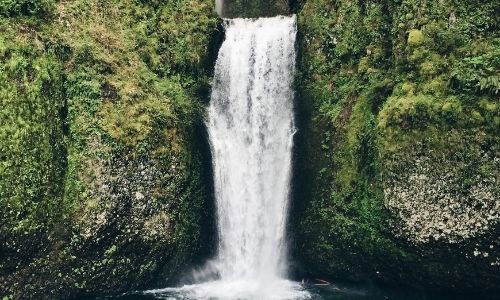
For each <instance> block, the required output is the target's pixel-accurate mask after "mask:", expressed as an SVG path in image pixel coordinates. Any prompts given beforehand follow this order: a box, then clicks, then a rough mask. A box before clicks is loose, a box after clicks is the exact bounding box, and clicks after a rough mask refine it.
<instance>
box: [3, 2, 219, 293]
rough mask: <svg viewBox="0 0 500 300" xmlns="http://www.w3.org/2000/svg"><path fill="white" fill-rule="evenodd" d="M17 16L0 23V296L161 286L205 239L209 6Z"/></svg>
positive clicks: (72, 6)
mask: <svg viewBox="0 0 500 300" xmlns="http://www.w3.org/2000/svg"><path fill="white" fill-rule="evenodd" d="M4 2H5V1H4ZM35 2H36V1H35ZM35 2H33V3H35ZM9 3H10V2H9ZM12 3H13V2H12ZM19 3H20V2H19ZM36 3H37V5H38V4H40V5H42V4H44V3H45V2H44V1H38V2H36ZM47 3H48V2H47ZM51 3H52V2H51ZM7 4H8V3H7ZM1 5H2V4H0V8H2V6H1ZM2 13H3V11H2V10H0V15H1V14H2ZM21 14H23V16H20V15H19V14H17V13H16V15H15V16H14V14H12V17H11V18H3V19H1V20H0V27H1V28H2V30H1V31H0V56H1V57H0V101H2V102H1V104H2V110H1V111H0V116H1V121H0V129H1V131H0V132H1V133H0V152H1V153H2V154H0V172H2V176H1V177H0V200H1V201H0V212H1V213H2V216H4V221H5V222H4V223H3V225H2V226H3V227H2V230H1V231H0V238H1V241H2V242H0V252H1V253H2V261H1V263H0V290H1V291H2V294H3V292H4V291H5V292H6V293H9V295H10V294H13V295H15V297H16V298H23V297H34V298H44V297H45V298H46V297H49V298H71V297H77V296H79V295H83V294H85V293H88V292H92V293H102V294H107V293H116V292H117V291H125V290H127V289H130V288H139V287H144V285H145V284H146V283H148V282H151V281H152V280H153V279H154V278H153V277H154V276H155V275H156V276H161V277H162V278H163V279H165V278H167V279H168V278H170V277H171V276H172V275H173V274H175V273H176V272H178V271H179V270H180V269H182V268H183V267H184V266H185V265H186V264H187V263H189V262H190V261H191V260H192V259H193V257H194V256H195V255H196V254H197V253H199V251H201V244H202V243H203V241H204V237H201V236H200V235H201V233H200V232H201V231H202V228H201V224H202V222H204V219H203V218H204V212H205V211H206V209H205V208H206V205H207V202H206V201H207V200H208V199H207V197H208V196H207V195H208V194H209V193H207V192H206V190H205V189H206V187H205V185H204V183H203V181H202V178H203V177H204V176H205V174H204V172H205V170H204V167H203V166H202V165H201V163H200V161H201V160H202V155H201V149H200V145H199V144H198V143H199V142H198V141H197V140H196V138H197V137H196V135H195V134H196V132H195V130H196V129H197V128H199V126H201V124H202V111H203V110H202V109H203V103H204V101H205V99H202V97H204V96H205V95H204V94H203V95H202V94H200V93H199V92H200V91H202V90H203V89H206V88H205V86H206V85H207V82H208V74H209V70H208V68H207V67H208V65H209V63H210V64H212V62H210V59H211V57H210V56H211V55H212V53H211V52H212V51H213V49H211V48H212V47H213V45H212V44H211V43H213V41H214V37H215V36H217V35H218V33H217V32H216V28H217V26H218V20H217V18H216V17H215V15H214V11H213V2H212V1H208V0H207V1H205V0H202V1H188V0H186V1H184V0H181V1H174V2H168V3H162V2H158V1H146V2H140V1H139V2H137V1H104V2H102V1H94V0H78V1H69V2H60V3H58V5H57V6H53V7H52V14H46V15H44V16H43V17H41V16H38V14H39V12H33V13H31V12H29V13H24V12H22V13H21ZM27 15H30V16H29V17H27ZM4 175H5V176H4ZM158 211H161V212H163V213H164V215H165V216H164V217H162V218H156V219H155V218H153V215H154V214H155V213H157V212H158ZM95 249H103V250H102V251H101V252H95ZM139 250H140V251H139ZM4 253H5V255H4ZM19 257H22V259H19ZM151 261H154V263H151ZM133 270H141V272H135V271H133ZM26 273H29V281H26V278H27V277H26Z"/></svg>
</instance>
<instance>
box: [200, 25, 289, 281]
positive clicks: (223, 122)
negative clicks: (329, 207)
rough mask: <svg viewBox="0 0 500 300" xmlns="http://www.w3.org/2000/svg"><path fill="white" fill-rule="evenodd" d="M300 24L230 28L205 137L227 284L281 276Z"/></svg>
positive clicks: (222, 272) (220, 263)
mask: <svg viewBox="0 0 500 300" xmlns="http://www.w3.org/2000/svg"><path fill="white" fill-rule="evenodd" d="M295 34H296V25H295V17H275V18H261V19H257V20H251V19H232V20H228V21H226V40H225V41H224V43H223V44H222V47H221V49H220V51H219V56H218V59H217V63H216V65H215V75H214V76H215V78H214V82H213V89H212V97H211V104H210V107H209V110H208V121H207V126H208V131H209V136H210V144H211V148H212V156H213V165H214V179H215V197H216V201H217V219H218V230H219V240H220V242H219V254H218V268H219V270H218V271H219V272H220V276H221V279H222V280H234V279H259V280H266V281H269V280H271V279H273V278H275V277H281V276H284V275H285V274H284V272H285V225H286V224H285V223H286V214H287V207H288V198H289V187H290V173H291V158H292V136H293V133H294V130H295V129H294V124H293V90H292V81H293V72H294V63H295V61H294V60H295V49H294V42H295Z"/></svg>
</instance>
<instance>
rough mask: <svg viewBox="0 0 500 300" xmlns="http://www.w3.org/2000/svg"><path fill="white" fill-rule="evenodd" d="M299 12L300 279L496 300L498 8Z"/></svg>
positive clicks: (340, 4)
mask: <svg viewBox="0 0 500 300" xmlns="http://www.w3.org/2000/svg"><path fill="white" fill-rule="evenodd" d="M297 11H298V14H299V16H298V20H299V21H298V26H299V54H300V56H299V64H298V67H299V71H300V74H299V76H298V78H297V83H298V92H299V97H298V100H297V106H298V108H299V113H298V114H299V121H300V122H299V125H300V130H299V134H298V141H297V142H298V143H297V160H298V166H297V167H298V168H299V170H298V172H297V173H298V175H297V176H296V179H295V186H296V189H297V194H296V199H295V202H294V205H295V209H294V212H293V215H292V220H293V226H294V232H295V234H296V237H297V238H296V240H295V244H294V245H295V253H296V257H297V258H298V259H299V261H300V262H301V263H300V266H299V268H302V270H303V271H304V272H305V273H306V274H309V275H314V276H319V275H322V276H325V277H335V278H342V279H346V278H351V279H369V280H377V281H382V282H386V283H393V284H409V285H414V286H431V287H435V288H451V287H453V288H454V289H455V290H467V289H472V288H475V289H482V290H483V291H490V292H492V291H494V292H498V285H497V284H496V283H495V282H498V281H499V280H500V268H499V266H498V261H499V260H500V252H499V250H498V249H499V245H498V241H499V240H500V238H499V237H500V235H499V234H500V233H499V232H500V231H499V226H500V225H499V224H500V222H499V221H500V216H499V208H500V207H499V205H500V203H499V200H498V199H499V194H498V193H499V185H498V180H499V176H500V174H499V171H498V170H499V166H498V160H499V155H500V151H499V148H498V144H499V137H498V131H499V127H498V123H497V122H496V121H495V120H496V119H495V115H497V114H498V113H499V111H498V109H497V108H496V106H498V95H497V92H496V90H497V88H498V82H497V77H496V76H497V75H498V66H497V60H496V59H493V57H494V56H495V53H497V51H498V49H500V48H499V47H498V38H497V36H496V35H497V31H496V30H497V25H496V22H495V4H494V1H486V2H485V1H474V0H470V1H462V2H460V3H457V2H456V1H413V0H404V1H397V2H394V1H355V2H353V1H325V0H309V1H305V2H299V5H298V9H297ZM496 56H498V55H496ZM473 61H474V63H472V62H473ZM487 103H489V105H490V106H489V107H490V109H491V113H487V111H488V109H486V107H488V104H487ZM495 105H496V106H495ZM494 106H495V107H494ZM486 115H488V117H485V116H486Z"/></svg>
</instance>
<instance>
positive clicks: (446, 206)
mask: <svg viewBox="0 0 500 300" xmlns="http://www.w3.org/2000/svg"><path fill="white" fill-rule="evenodd" d="M461 154H462V153H461V152H455V153H452V154H451V155H450V156H449V157H443V156H438V155H432V153H427V154H423V156H421V157H412V158H411V159H410V160H407V161H403V162H402V161H401V160H399V163H396V164H394V165H391V166H390V170H392V171H394V172H396V171H395V170H397V169H399V170H404V172H402V171H399V172H397V173H390V172H389V174H388V176H386V180H385V185H384V195H385V203H386V206H387V207H388V208H389V209H390V210H391V212H393V213H394V214H395V215H396V216H397V217H398V219H399V223H398V225H397V226H395V228H396V229H395V230H396V232H397V234H398V235H399V236H403V237H406V238H408V240H409V241H411V242H412V243H416V244H419V243H426V242H429V241H431V240H434V241H443V242H446V243H451V244H455V243H459V242H463V241H464V240H466V239H469V238H473V237H475V236H478V235H480V234H482V233H484V232H486V231H488V230H489V229H491V228H492V226H493V225H495V224H496V223H498V221H499V220H500V194H499V188H498V178H499V175H498V171H496V172H495V171H494V170H500V158H498V157H496V156H495V153H487V152H484V151H481V150H478V152H477V157H474V158H470V157H464V156H462V155H461ZM396 157H397V156H395V157H394V161H396ZM399 159H402V158H401V157H399ZM396 165H397V166H396ZM388 166H389V164H388ZM480 169H483V170H488V169H489V170H491V171H492V173H487V174H484V172H483V174H482V172H481V170H480ZM465 177H466V178H465Z"/></svg>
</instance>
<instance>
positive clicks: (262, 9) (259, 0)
mask: <svg viewBox="0 0 500 300" xmlns="http://www.w3.org/2000/svg"><path fill="white" fill-rule="evenodd" d="M216 6H217V12H218V14H219V16H220V17H222V18H258V17H271V16H277V15H288V14H290V7H289V0H217V1H216Z"/></svg>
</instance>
